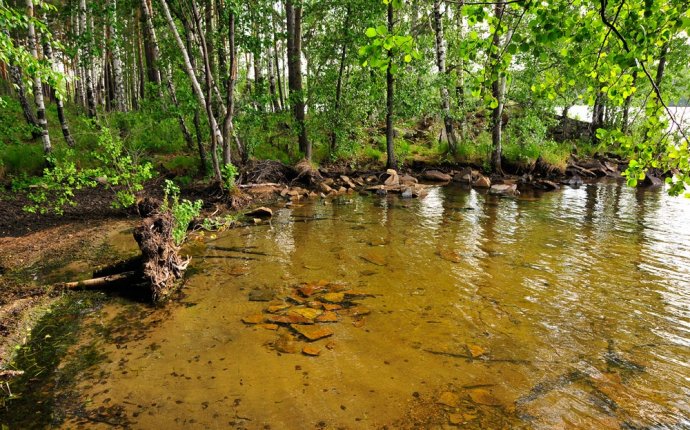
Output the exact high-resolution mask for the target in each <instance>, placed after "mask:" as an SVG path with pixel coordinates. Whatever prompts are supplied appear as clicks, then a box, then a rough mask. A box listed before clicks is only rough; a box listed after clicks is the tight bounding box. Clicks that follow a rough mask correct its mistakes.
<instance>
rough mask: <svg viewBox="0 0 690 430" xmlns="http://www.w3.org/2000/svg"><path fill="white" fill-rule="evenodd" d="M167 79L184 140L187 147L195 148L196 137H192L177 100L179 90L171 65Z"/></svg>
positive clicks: (166, 72)
mask: <svg viewBox="0 0 690 430" xmlns="http://www.w3.org/2000/svg"><path fill="white" fill-rule="evenodd" d="M165 80H166V84H167V87H168V93H170V99H171V100H172V102H173V104H174V105H175V110H176V111H177V122H178V123H179V124H180V130H181V131H182V135H183V136H184V140H185V142H187V148H189V149H190V150H193V149H194V139H192V134H191V133H190V132H189V128H187V123H186V122H185V120H184V115H183V114H182V111H181V110H180V103H179V102H178V100H177V91H176V90H175V83H174V82H173V79H172V72H171V71H170V66H168V68H167V69H166V71H165Z"/></svg>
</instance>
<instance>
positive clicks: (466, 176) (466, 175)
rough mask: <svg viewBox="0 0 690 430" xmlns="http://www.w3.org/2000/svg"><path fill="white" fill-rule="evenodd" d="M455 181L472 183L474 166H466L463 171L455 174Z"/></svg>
mask: <svg viewBox="0 0 690 430" xmlns="http://www.w3.org/2000/svg"><path fill="white" fill-rule="evenodd" d="M453 182H461V183H465V184H471V183H472V168H470V167H465V168H464V169H462V170H461V171H459V172H457V173H456V174H455V176H453Z"/></svg>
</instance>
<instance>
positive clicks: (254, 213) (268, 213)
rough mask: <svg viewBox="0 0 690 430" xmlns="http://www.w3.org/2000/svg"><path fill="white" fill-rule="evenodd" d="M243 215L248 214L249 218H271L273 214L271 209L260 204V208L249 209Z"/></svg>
mask: <svg viewBox="0 0 690 430" xmlns="http://www.w3.org/2000/svg"><path fill="white" fill-rule="evenodd" d="M244 215H245V216H248V217H249V218H271V217H272V216H273V211H272V210H271V209H269V208H267V207H263V206H262V207H260V208H256V209H254V210H251V211H249V212H247V213H245V214H244Z"/></svg>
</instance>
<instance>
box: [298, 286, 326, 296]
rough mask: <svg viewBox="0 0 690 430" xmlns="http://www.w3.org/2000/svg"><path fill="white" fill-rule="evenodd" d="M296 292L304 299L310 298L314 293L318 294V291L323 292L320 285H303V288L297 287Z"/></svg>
mask: <svg viewBox="0 0 690 430" xmlns="http://www.w3.org/2000/svg"><path fill="white" fill-rule="evenodd" d="M297 290H298V291H299V292H300V294H302V295H303V296H304V297H310V296H312V295H314V294H315V293H318V292H319V291H321V290H323V286H322V285H313V284H309V285H305V286H303V287H299V288H298V289H297Z"/></svg>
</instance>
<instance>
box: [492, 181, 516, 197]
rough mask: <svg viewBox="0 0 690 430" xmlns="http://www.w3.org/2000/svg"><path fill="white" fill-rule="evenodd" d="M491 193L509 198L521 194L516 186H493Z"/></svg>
mask: <svg viewBox="0 0 690 430" xmlns="http://www.w3.org/2000/svg"><path fill="white" fill-rule="evenodd" d="M489 193H491V194H500V195H507V196H514V195H518V194H520V192H519V191H518V190H517V185H516V184H497V185H492V186H491V188H490V189H489Z"/></svg>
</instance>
